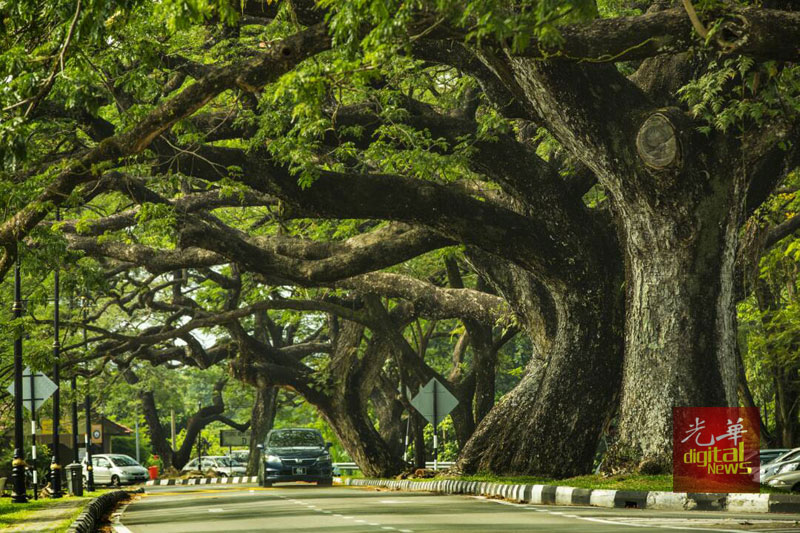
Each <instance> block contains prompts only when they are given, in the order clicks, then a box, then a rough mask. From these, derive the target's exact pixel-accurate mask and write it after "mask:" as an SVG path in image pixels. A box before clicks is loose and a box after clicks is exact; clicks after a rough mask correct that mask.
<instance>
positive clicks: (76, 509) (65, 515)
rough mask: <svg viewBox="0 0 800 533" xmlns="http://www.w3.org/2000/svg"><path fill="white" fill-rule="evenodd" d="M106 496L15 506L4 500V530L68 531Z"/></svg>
mask: <svg viewBox="0 0 800 533" xmlns="http://www.w3.org/2000/svg"><path fill="white" fill-rule="evenodd" d="M100 494H102V492H91V493H86V494H85V495H84V496H81V497H75V496H65V497H64V498H60V499H56V500H51V499H46V498H42V499H39V500H29V501H28V503H22V504H17V503H12V502H11V498H0V530H2V531H3V532H4V533H5V532H6V531H8V532H14V533H17V532H26V533H27V532H30V533H33V532H37V533H38V532H42V533H44V532H51V531H66V529H67V528H68V527H69V525H70V524H71V523H72V521H73V520H74V519H75V518H76V517H77V516H78V514H80V512H81V509H83V507H85V506H86V504H88V503H89V502H90V501H92V499H93V498H95V497H97V496H99V495H100Z"/></svg>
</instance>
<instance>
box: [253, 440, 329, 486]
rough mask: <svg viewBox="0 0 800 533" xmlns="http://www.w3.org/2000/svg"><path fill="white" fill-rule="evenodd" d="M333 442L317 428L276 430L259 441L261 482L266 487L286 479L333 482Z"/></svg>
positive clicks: (323, 482) (320, 483) (326, 483)
mask: <svg viewBox="0 0 800 533" xmlns="http://www.w3.org/2000/svg"><path fill="white" fill-rule="evenodd" d="M330 447H331V443H330V442H327V443H326V442H325V441H324V440H323V439H322V434H321V433H320V432H319V431H318V430H316V429H308V428H289V429H273V430H272V431H270V432H269V433H267V438H266V440H265V441H264V444H259V445H258V448H259V449H260V450H261V461H259V468H258V482H259V483H260V484H261V485H262V486H265V487H269V486H270V485H272V484H273V483H279V482H282V481H311V482H316V483H317V484H318V485H331V484H333V470H332V467H331V454H330Z"/></svg>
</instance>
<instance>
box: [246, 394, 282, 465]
mask: <svg viewBox="0 0 800 533" xmlns="http://www.w3.org/2000/svg"><path fill="white" fill-rule="evenodd" d="M277 407H278V387H259V388H257V389H256V396H255V399H254V401H253V408H252V410H251V411H250V456H249V457H248V461H247V474H248V475H250V476H255V475H256V474H257V473H258V461H259V460H260V459H261V450H259V449H258V445H259V444H263V443H264V440H265V439H266V437H267V433H268V432H269V430H271V429H272V426H273V424H274V422H275V414H276V412H277Z"/></svg>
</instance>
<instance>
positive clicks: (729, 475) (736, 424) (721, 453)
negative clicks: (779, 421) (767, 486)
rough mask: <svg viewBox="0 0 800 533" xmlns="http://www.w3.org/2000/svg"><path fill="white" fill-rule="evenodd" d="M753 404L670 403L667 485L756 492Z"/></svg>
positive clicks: (692, 489)
mask: <svg viewBox="0 0 800 533" xmlns="http://www.w3.org/2000/svg"><path fill="white" fill-rule="evenodd" d="M760 441H761V424H760V418H759V414H758V408H756V407H674V408H673V409H672V470H673V471H672V490H674V491H675V492H759V490H760V487H759V479H758V471H759V466H760V461H759V445H760Z"/></svg>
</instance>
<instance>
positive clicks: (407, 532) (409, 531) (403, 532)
mask: <svg viewBox="0 0 800 533" xmlns="http://www.w3.org/2000/svg"><path fill="white" fill-rule="evenodd" d="M280 498H281V499H283V500H286V501H287V502H291V503H293V504H295V505H303V506H305V507H306V508H307V509H308V510H309V511H312V510H313V511H316V512H318V513H324V514H329V515H332V516H335V517H336V518H341V519H342V520H352V521H353V522H355V523H357V524H363V525H365V526H372V527H377V528H380V529H382V530H384V531H399V532H400V533H414V530H413V529H397V528H396V527H392V526H382V525H381V524H379V523H378V522H367V521H366V520H362V519H360V518H359V519H357V518H355V517H353V516H344V515H341V514H338V513H337V514H334V513H333V511H326V510H325V509H320V508H319V507H317V506H316V505H314V504H312V503H306V502H304V501H302V500H295V499H294V498H289V497H287V496H280ZM380 503H387V504H388V503H401V502H399V501H397V500H382V501H381V502H380ZM208 511H209V512H212V513H215V512H217V513H218V512H222V509H209V510H208Z"/></svg>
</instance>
